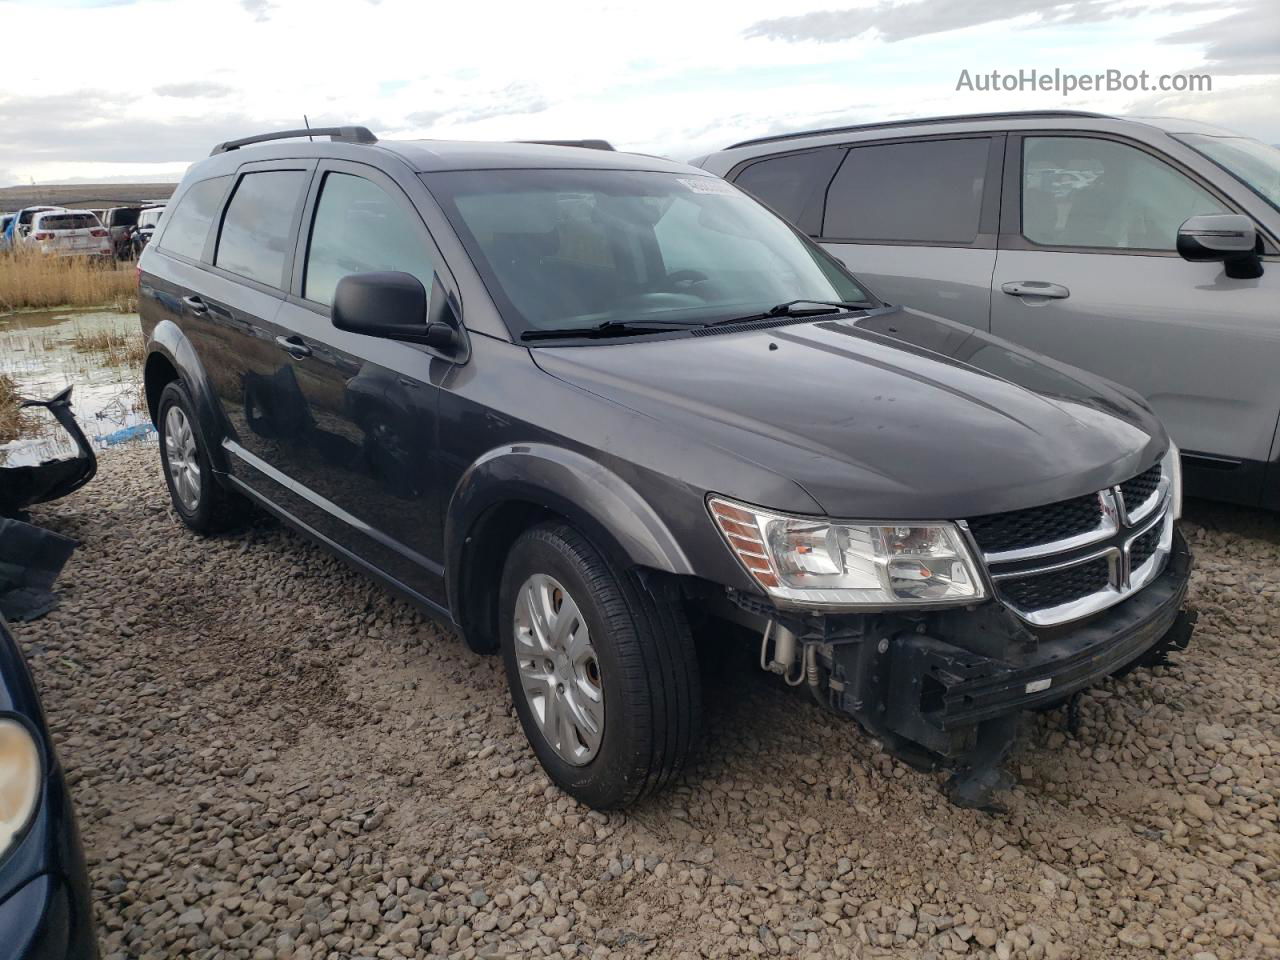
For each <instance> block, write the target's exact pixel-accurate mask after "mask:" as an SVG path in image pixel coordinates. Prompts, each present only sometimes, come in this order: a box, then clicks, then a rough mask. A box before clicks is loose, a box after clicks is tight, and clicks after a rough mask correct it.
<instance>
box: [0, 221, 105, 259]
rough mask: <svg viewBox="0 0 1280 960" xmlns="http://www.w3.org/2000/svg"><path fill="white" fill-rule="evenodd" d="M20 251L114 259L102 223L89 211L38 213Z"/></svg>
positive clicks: (22, 241) (20, 245)
mask: <svg viewBox="0 0 1280 960" xmlns="http://www.w3.org/2000/svg"><path fill="white" fill-rule="evenodd" d="M18 246H19V247H20V248H21V249H25V250H30V251H33V252H36V253H46V254H53V255H56V256H60V257H103V258H108V257H110V256H111V240H110V238H109V236H108V235H107V229H106V227H104V226H103V225H102V222H101V221H100V220H99V219H98V218H97V217H96V216H94V215H93V214H92V213H90V212H89V211H88V210H51V211H46V212H43V213H37V214H36V215H35V216H34V217H33V218H32V220H31V232H30V233H28V234H27V235H26V236H25V237H24V238H22V240H21V242H20V243H19V245H18Z"/></svg>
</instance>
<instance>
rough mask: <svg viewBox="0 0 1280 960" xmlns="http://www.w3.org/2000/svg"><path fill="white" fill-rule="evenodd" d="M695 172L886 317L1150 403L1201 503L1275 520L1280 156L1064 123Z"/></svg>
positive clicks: (1239, 145)
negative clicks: (1002, 342)
mask: <svg viewBox="0 0 1280 960" xmlns="http://www.w3.org/2000/svg"><path fill="white" fill-rule="evenodd" d="M693 163H694V164H695V165H698V166H701V167H703V168H704V169H706V170H709V171H711V172H713V173H717V174H719V175H721V176H723V177H725V178H726V179H728V180H730V181H732V182H734V183H736V184H737V185H738V186H739V187H742V188H743V189H745V190H747V191H748V192H750V193H752V194H754V195H755V196H756V197H758V198H759V199H761V200H763V201H764V202H765V203H767V204H769V205H770V206H772V207H773V208H774V209H775V210H776V211H777V212H779V213H781V214H782V215H783V216H785V217H786V218H788V219H789V220H791V221H792V222H793V223H795V224H796V225H797V226H799V227H800V228H801V229H802V230H803V231H804V232H805V233H807V234H809V235H810V236H812V237H814V238H816V239H818V240H819V241H820V242H821V243H822V244H823V245H824V246H826V248H827V249H828V250H829V251H830V252H831V253H833V254H835V255H836V256H837V257H839V258H840V259H841V260H842V261H844V262H845V263H846V264H847V265H848V267H849V268H850V269H851V270H853V271H855V272H856V273H857V274H858V276H859V277H861V278H863V279H864V280H866V281H867V282H868V284H869V286H871V287H872V288H873V289H874V290H875V292H876V293H877V294H878V295H879V296H881V297H883V298H885V299H886V300H889V301H891V302H895V303H902V304H905V305H907V306H912V307H915V308H917V309H920V310H927V311H931V312H934V313H937V314H940V315H942V316H946V317H949V318H951V319H954V320H961V321H963V322H965V323H968V324H971V325H972V326H974V327H976V328H978V329H980V330H986V331H990V332H991V333H994V334H997V335H998V336H1001V337H1005V338H1007V339H1009V340H1012V341H1015V342H1016V343H1019V344H1023V345H1025V346H1028V347H1031V348H1033V349H1035V350H1038V351H1041V352H1043V353H1045V354H1048V355H1049V356H1051V357H1054V358H1056V359H1058V360H1062V361H1064V362H1066V363H1069V364H1072V365H1074V366H1078V367H1083V368H1084V369H1086V370H1091V371H1093V372H1095V373H1099V374H1102V375H1103V376H1106V377H1109V378H1111V379H1113V380H1116V381H1118V382H1120V383H1123V384H1126V385H1127V386H1129V387H1132V388H1133V389H1135V390H1137V391H1138V392H1140V393H1141V394H1142V395H1143V396H1145V397H1146V399H1147V401H1148V402H1149V403H1150V404H1151V406H1152V407H1153V408H1154V409H1155V411H1156V412H1157V413H1158V414H1159V415H1160V417H1161V419H1162V420H1163V421H1164V423H1165V425H1166V426H1167V427H1168V429H1169V431H1170V433H1171V434H1172V435H1173V437H1174V439H1175V440H1176V442H1177V443H1178V445H1179V446H1180V447H1181V448H1182V452H1183V458H1184V463H1185V466H1186V470H1187V473H1186V478H1187V479H1186V482H1187V491H1188V493H1195V494H1199V495H1202V496H1209V497H1214V498H1216V499H1223V500H1231V501H1236V502H1240V503H1247V504H1261V505H1264V506H1268V507H1270V508H1272V509H1280V435H1278V434H1277V421H1278V420H1280V376H1277V370H1280V242H1278V241H1280V150H1277V149H1275V148H1274V147H1269V146H1266V145H1264V144H1262V143H1259V142H1257V141H1255V140H1250V139H1247V138H1245V137H1241V136H1238V135H1236V134H1233V133H1231V132H1229V131H1226V130H1222V129H1219V128H1216V127H1210V126H1207V125H1205V124H1201V123H1195V122H1191V121H1181V120H1167V119H1133V118H1121V117H1111V116H1104V115H1101V114H1092V113H1080V112H1067V111H1056V112H1045V113H1012V114H985V115H975V116H964V117H945V118H939V119H930V120H915V121H906V122H896V123H877V124H870V125H865V126H858V127H844V128H839V129H831V130H821V131H813V132H809V133H797V134H785V135H780V136H772V137H763V138H761V139H758V140H749V141H746V142H744V143H739V144H735V145H734V146H732V147H730V148H728V149H727V150H722V151H720V152H719V153H715V154H711V155H710V156H707V157H702V158H699V159H697V160H694V161H693Z"/></svg>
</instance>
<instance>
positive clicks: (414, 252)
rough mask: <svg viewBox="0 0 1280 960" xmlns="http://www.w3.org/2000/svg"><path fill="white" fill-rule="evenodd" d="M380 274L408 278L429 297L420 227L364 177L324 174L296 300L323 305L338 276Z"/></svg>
mask: <svg viewBox="0 0 1280 960" xmlns="http://www.w3.org/2000/svg"><path fill="white" fill-rule="evenodd" d="M382 270H396V271H400V272H401V273H409V274H412V275H413V276H415V277H417V278H418V279H419V280H421V281H422V285H423V286H424V287H426V288H427V291H428V292H430V290H431V282H432V280H433V279H434V277H435V268H434V267H433V266H432V263H431V254H430V253H429V252H428V247H427V240H426V237H425V234H424V230H423V227H422V225H421V224H420V223H418V222H417V220H416V217H415V216H414V215H412V214H411V213H410V212H409V210H408V209H407V208H406V207H405V206H404V205H403V203H397V202H396V200H395V199H394V198H393V197H391V196H390V195H389V194H388V193H387V192H386V191H384V190H383V189H382V188H381V187H379V186H378V185H377V184H374V183H370V182H369V181H368V180H366V179H364V177H356V176H352V175H350V174H346V173H329V174H326V176H325V178H324V185H323V187H322V188H321V190H320V200H319V202H318V203H317V204H316V215H315V220H314V221H313V223H312V226H311V242H310V244H309V245H308V248H307V272H306V279H305V281H304V283H303V290H302V295H303V296H304V297H306V299H308V300H314V301H315V302H316V303H323V304H325V305H328V304H330V303H332V302H333V291H334V288H335V287H337V285H338V281H339V280H341V279H342V278H343V277H345V276H347V275H348V274H351V273H372V272H374V271H382Z"/></svg>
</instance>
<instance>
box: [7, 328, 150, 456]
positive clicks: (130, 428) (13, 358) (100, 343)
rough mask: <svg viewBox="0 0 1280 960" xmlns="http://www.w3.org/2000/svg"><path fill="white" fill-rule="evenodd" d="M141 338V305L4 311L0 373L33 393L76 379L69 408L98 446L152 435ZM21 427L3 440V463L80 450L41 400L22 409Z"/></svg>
mask: <svg viewBox="0 0 1280 960" xmlns="http://www.w3.org/2000/svg"><path fill="white" fill-rule="evenodd" d="M141 341H142V331H141V328H140V327H139V325H138V315H137V314H136V313H117V312H115V311H112V310H90V311H74V310H63V311H50V312H45V313H22V314H14V315H11V316H8V317H0V374H4V375H5V376H7V377H8V378H9V379H10V380H12V381H13V383H14V385H15V386H16V388H17V393H18V395H19V396H21V397H25V398H27V399H31V400H45V399H48V398H49V397H52V396H54V395H55V394H57V393H58V392H59V391H61V390H62V389H64V388H65V387H67V386H71V387H74V390H73V392H72V394H71V410H72V412H73V413H75V416H76V420H78V421H79V423H80V428H81V429H82V430H84V433H85V436H87V437H88V438H89V440H90V441H91V442H92V443H93V445H94V447H95V448H96V449H97V450H98V452H99V453H101V452H103V451H105V450H109V449H111V448H112V447H115V446H118V445H119V444H122V443H138V442H144V443H145V442H147V441H148V440H150V441H152V442H154V440H155V428H154V427H152V426H151V422H150V419H149V417H148V416H147V409H146V404H145V402H144V401H143V394H142V366H141V362H140V358H139V350H140V345H141ZM17 433H18V436H17V438H16V439H8V442H6V443H0V466H18V465H22V464H34V463H41V462H43V461H45V460H50V459H55V458H60V457H67V456H71V455H73V454H74V453H75V443H74V441H72V439H71V437H70V436H69V435H68V434H67V433H66V431H64V430H63V429H62V428H61V427H60V426H58V424H57V422H56V421H55V420H54V419H53V417H52V416H51V415H50V414H49V413H48V411H47V410H44V409H42V408H35V409H28V410H25V411H23V412H22V414H21V415H20V421H19V427H18V431H17ZM0 439H7V438H5V437H0Z"/></svg>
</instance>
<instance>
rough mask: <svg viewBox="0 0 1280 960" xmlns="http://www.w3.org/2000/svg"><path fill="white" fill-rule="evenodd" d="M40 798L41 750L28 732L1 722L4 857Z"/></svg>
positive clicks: (0, 845) (0, 794)
mask: <svg viewBox="0 0 1280 960" xmlns="http://www.w3.org/2000/svg"><path fill="white" fill-rule="evenodd" d="M39 797H40V750H39V748H38V747H37V746H36V742H35V740H34V739H32V736H31V734H30V733H28V732H27V728H26V727H25V726H23V725H22V724H21V723H19V722H18V721H16V720H0V856H3V855H4V852H5V851H6V850H8V849H9V847H10V846H11V845H12V844H13V842H14V841H15V840H17V838H18V835H19V834H20V833H21V832H22V830H23V828H24V827H26V825H27V822H28V821H29V820H30V819H31V814H32V813H33V812H34V811H35V808H36V802H37V800H38V799H39Z"/></svg>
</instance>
